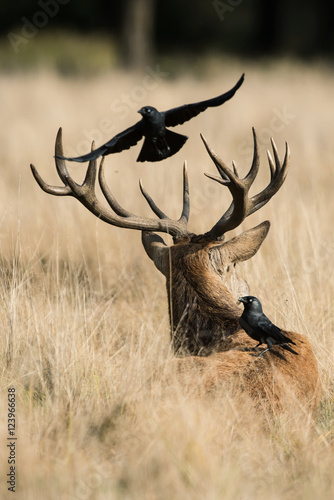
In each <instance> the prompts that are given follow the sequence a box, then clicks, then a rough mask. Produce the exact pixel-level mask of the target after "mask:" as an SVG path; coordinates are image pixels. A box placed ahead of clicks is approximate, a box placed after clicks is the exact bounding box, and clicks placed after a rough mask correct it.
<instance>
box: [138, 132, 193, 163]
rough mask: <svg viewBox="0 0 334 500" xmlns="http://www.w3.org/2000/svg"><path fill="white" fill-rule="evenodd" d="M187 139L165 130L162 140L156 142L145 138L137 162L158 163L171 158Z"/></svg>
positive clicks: (184, 136)
mask: <svg viewBox="0 0 334 500" xmlns="http://www.w3.org/2000/svg"><path fill="white" fill-rule="evenodd" d="M187 139H188V137H187V136H186V135H182V134H178V133H176V132H172V131H171V130H168V129H166V135H165V137H164V138H160V139H158V140H157V141H152V140H151V139H148V138H145V141H144V144H143V147H142V148H141V151H140V153H139V156H138V158H137V161H141V162H143V161H151V162H153V161H160V160H164V159H165V158H168V157H169V156H173V155H174V154H175V153H177V152H178V151H179V150H180V149H181V148H182V146H183V144H184V143H185V142H186V140H187Z"/></svg>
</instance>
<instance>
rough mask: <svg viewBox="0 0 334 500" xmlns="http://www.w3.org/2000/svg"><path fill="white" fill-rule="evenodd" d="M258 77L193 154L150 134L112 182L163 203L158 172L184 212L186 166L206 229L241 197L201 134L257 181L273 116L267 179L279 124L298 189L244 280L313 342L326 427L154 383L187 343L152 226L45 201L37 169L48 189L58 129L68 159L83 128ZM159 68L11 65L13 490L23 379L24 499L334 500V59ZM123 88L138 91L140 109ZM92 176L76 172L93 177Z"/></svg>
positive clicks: (268, 308)
mask: <svg viewBox="0 0 334 500" xmlns="http://www.w3.org/2000/svg"><path fill="white" fill-rule="evenodd" d="M243 71H245V72H246V80H245V83H244V85H243V86H242V88H241V89H240V90H239V91H238V93H237V95H236V96H235V97H234V98H233V100H231V101H230V102H228V103H226V104H225V105H224V106H223V107H221V108H218V109H212V110H208V111H206V112H205V113H204V114H202V115H201V116H199V117H197V118H195V119H194V120H192V121H191V122H188V123H186V124H184V125H183V126H182V128H181V127H180V131H181V132H182V133H185V134H187V135H189V140H188V142H187V143H186V145H185V146H184V148H183V149H182V150H181V151H180V152H179V153H178V154H177V155H175V156H174V157H172V158H170V159H168V160H166V161H164V162H163V163H161V164H147V165H146V164H144V165H141V164H138V163H136V161H135V160H136V157H137V155H138V153H139V147H140V146H139V147H134V148H132V149H131V150H129V151H125V152H123V153H122V154H117V155H113V156H109V157H108V158H107V159H106V171H107V175H108V182H109V185H110V186H111V187H112V190H113V192H114V193H115V194H116V196H117V198H118V200H119V202H120V203H121V204H122V205H123V206H124V207H126V208H127V209H129V210H132V211H133V212H134V213H137V214H139V213H140V214H143V215H150V212H149V209H148V208H147V207H146V206H145V203H144V201H143V200H142V197H141V195H140V192H139V188H138V179H139V177H141V178H142V179H143V182H144V185H145V187H146V188H147V190H148V191H149V192H150V194H151V195H152V196H153V197H154V199H155V200H156V201H157V203H158V204H159V206H161V208H162V209H163V210H164V211H166V212H167V213H168V214H169V215H170V216H172V217H176V216H178V214H179V212H180V210H181V192H182V189H181V179H182V175H181V171H182V168H181V167H182V163H183V161H184V160H187V162H188V168H189V175H190V190H191V201H192V215H191V220H190V229H191V230H192V231H194V232H197V233H200V232H203V231H205V230H208V229H209V228H210V227H211V226H212V225H213V223H215V222H216V220H218V218H219V217H220V215H221V214H222V213H223V211H224V210H225V208H226V206H228V204H229V201H230V200H229V195H228V193H227V192H225V191H224V188H223V187H221V186H218V184H217V186H216V185H214V183H213V182H212V181H211V180H209V179H207V178H205V177H204V176H203V173H204V172H211V173H214V167H213V165H212V163H211V161H210V159H209V158H208V156H207V154H206V152H205V150H204V147H203V144H202V143H201V140H200V138H199V134H200V132H202V133H203V134H204V135H205V136H206V138H207V139H208V141H209V143H210V144H211V146H212V147H213V148H214V149H215V150H216V152H217V153H218V154H219V155H220V156H221V157H222V158H223V159H224V160H225V161H227V162H229V163H230V162H231V160H232V159H234V160H236V161H237V164H238V165H239V167H240V171H241V172H242V173H245V172H246V171H247V169H248V168H249V166H250V163H251V158H252V151H251V149H252V140H251V137H252V136H251V127H252V126H255V128H256V130H257V132H258V135H259V139H260V143H261V158H262V166H261V172H260V175H259V179H258V180H257V183H256V187H255V189H258V190H259V189H261V187H262V186H263V185H264V183H265V182H266V181H267V180H268V171H269V169H268V165H267V159H266V153H265V150H266V149H267V148H270V143H269V135H272V136H273V137H274V138H275V141H276V143H277V145H278V148H279V151H280V153H281V155H282V156H283V153H284V142H285V140H287V141H288V142H289V144H290V147H291V168H290V173H289V174H288V177H287V180H286V183H285V185H284V186H283V188H282V189H281V190H280V192H279V194H277V195H276V196H275V197H274V198H273V199H272V200H271V201H270V203H269V204H268V205H267V206H266V207H264V208H263V209H261V211H260V212H258V213H256V214H254V215H253V216H251V217H250V218H249V219H247V220H246V221H245V222H244V223H243V225H242V228H239V229H238V231H237V232H240V231H241V230H242V229H246V228H250V227H252V226H254V225H255V224H257V223H258V222H261V221H262V220H265V219H269V220H270V221H271V223H272V227H271V230H270V233H269V236H268V237H267V239H266V241H265V242H264V244H263V246H262V248H261V250H260V252H259V253H258V254H257V256H255V257H254V258H253V259H252V260H251V261H249V262H247V263H244V264H242V265H240V269H239V272H240V274H241V275H242V276H243V277H244V278H246V279H247V281H248V283H249V285H250V287H251V292H252V293H253V294H254V295H257V296H259V297H260V298H261V299H262V302H263V305H264V308H265V312H266V313H267V314H268V315H269V316H270V317H271V318H272V319H273V320H274V321H275V322H276V323H277V324H279V325H281V326H282V327H284V328H289V329H292V330H295V331H298V332H300V333H303V334H305V335H306V336H307V337H308V338H309V339H310V341H311V342H312V345H313V347H314V352H315V355H316V357H317V360H318V364H319V371H320V375H321V380H322V383H323V393H322V399H321V405H320V408H319V413H318V418H317V420H316V421H313V420H312V419H310V418H308V416H307V415H306V414H305V413H304V412H303V408H300V407H298V405H297V404H296V405H295V406H294V407H293V408H286V411H284V412H283V413H281V414H277V415H276V417H275V418H272V417H269V416H267V415H266V414H263V415H261V416H259V415H258V414H256V413H255V410H254V409H253V407H252V406H251V404H249V403H248V402H247V401H245V400H244V399H240V397H239V396H238V395H237V394H234V393H233V391H231V390H227V391H226V392H224V391H222V393H221V394H220V395H217V396H216V397H212V398H210V399H209V400H208V399H207V398H196V397H194V396H193V395H191V394H189V393H185V392H184V391H182V385H181V386H180V385H179V384H176V382H175V381H173V380H171V381H170V384H169V387H168V390H166V388H164V389H162V388H159V387H155V388H152V387H149V386H148V385H147V383H146V382H147V380H148V379H149V378H150V376H151V375H152V374H153V373H156V372H157V370H158V372H159V371H160V370H163V369H164V366H165V364H166V362H167V361H168V359H170V358H171V356H172V354H171V352H170V348H169V328H168V314H167V301H166V293H165V288H164V280H163V278H162V276H160V275H159V274H158V271H156V270H155V269H154V267H153V264H152V263H151V262H150V261H149V259H148V258H147V256H146V255H145V253H144V250H143V248H142V246H141V240H140V232H136V231H129V230H124V229H119V228H115V227H110V226H107V225H106V224H104V223H103V222H101V221H98V220H96V219H95V218H94V217H93V216H92V215H91V214H89V213H88V212H87V211H86V210H85V209H84V207H82V206H81V205H80V204H79V203H78V202H77V201H75V200H74V199H72V198H63V199H62V198H55V197H51V196H48V195H46V194H45V193H43V192H42V191H41V190H40V189H39V188H38V186H37V185H36V183H35V182H34V180H33V178H32V175H31V172H30V169H29V163H30V162H32V163H34V164H35V166H36V167H37V168H38V170H39V172H40V173H41V175H42V176H43V177H44V178H45V180H46V181H47V182H50V183H60V181H59V180H58V179H57V176H56V172H55V167H54V161H53V148H54V140H55V136H56V132H57V128H58V127H59V126H60V125H61V126H62V127H63V133H64V146H65V152H66V151H68V152H69V151H72V150H73V149H77V148H78V146H79V145H80V143H81V141H84V140H86V141H87V133H85V132H84V131H85V130H86V131H92V129H94V128H100V132H99V135H96V138H97V139H98V144H101V143H102V142H104V141H105V140H107V139H108V138H110V134H109V135H108V133H107V132H104V133H103V132H102V130H101V126H102V127H103V128H104V130H106V129H107V128H108V127H109V128H110V127H112V126H114V133H117V132H118V131H120V130H123V129H124V128H126V127H127V126H129V125H131V124H132V123H134V121H135V120H137V119H138V118H139V115H137V114H136V113H135V111H136V110H137V109H139V108H140V107H141V106H142V105H143V104H151V105H154V106H156V107H158V108H159V109H168V108H170V107H173V106H176V105H179V104H182V103H184V102H192V101H196V100H199V99H202V98H203V99H205V98H208V97H210V96H214V95H218V94H219V93H221V92H223V91H225V90H227V89H229V88H230V87H232V86H233V85H234V83H235V82H236V81H237V79H238V78H239V76H240V74H241V73H242V72H243ZM145 76H146V75H145V74H144V75H131V74H125V73H122V72H115V73H110V74H107V75H101V76H98V77H97V78H96V79H92V78H91V79H89V80H84V79H80V78H76V79H62V78H60V77H58V76H56V75H55V74H52V73H49V72H40V73H38V74H35V75H32V74H21V75H20V74H16V75H5V74H3V75H1V76H0V101H1V118H2V126H1V130H0V144H1V183H0V190H1V192H0V196H1V200H2V212H1V217H0V220H1V226H0V237H1V238H0V244H1V255H0V259H1V266H0V270H1V282H0V300H1V306H0V325H1V349H0V352H1V359H2V362H1V367H2V377H1V385H2V391H1V403H2V404H1V405H0V407H1V411H0V419H1V429H2V432H1V445H0V456H1V469H0V471H1V472H0V477H1V481H0V494H1V498H12V496H11V495H12V494H11V493H10V492H8V490H7V486H8V485H7V484H6V483H5V480H4V478H5V477H6V474H7V473H8V472H9V465H8V463H7V457H8V448H7V447H6V443H7V441H6V439H7V409H6V408H7V388H8V387H15V390H16V398H17V403H16V412H17V438H18V441H17V492H16V496H15V498H17V499H25V500H30V499H34V500H39V499H41V500H42V499H43V500H45V499H48V500H53V499H54V500H59V499H86V498H87V499H88V498H89V499H94V500H101V499H103V500H104V499H110V498H112V499H145V500H146V499H152V500H153V499H159V500H160V499H166V500H167V499H178V498H180V499H181V498H182V499H189V500H190V499H191V500H193V499H202V498H205V499H224V500H236V499H240V500H246V499H257V500H262V499H266V500H268V499H270V500H271V499H272V500H274V499H275V500H276V499H280V500H282V499H284V500H287V499H303V500H308V499H309V500H313V499H314V498H323V499H332V498H333V497H334V479H333V452H334V433H333V432H334V411H333V387H334V369H333V352H334V342H333V317H334V314H333V298H334V278H333V261H334V259H333V254H334V236H333V230H332V227H333V218H332V217H333V215H332V214H333V212H334V196H333V185H334V183H333V174H334V154H333V153H334V146H333V113H332V109H333V106H332V101H333V98H332V89H333V74H332V73H331V72H330V71H329V70H327V69H326V67H323V66H321V65H313V66H312V67H307V66H303V65H301V64H298V63H288V62H281V63H277V64H275V65H267V66H266V65H255V64H250V63H239V62H230V63H229V64H228V63H226V64H225V65H222V66H218V67H213V68H212V71H211V72H209V71H208V72H207V74H205V75H203V76H202V77H201V78H200V79H196V78H194V77H193V76H183V77H180V78H178V79H174V80H170V79H168V78H166V76H161V77H160V79H156V80H154V79H150V80H148V79H147V78H146V79H145ZM148 81H149V82H150V86H148V85H147V82H148ZM124 95H125V96H130V99H129V98H128V97H126V98H125V97H124ZM116 99H120V100H122V99H123V100H124V99H127V100H128V104H127V108H125V109H123V113H122V116H121V113H120V111H119V110H118V111H117V110H115V105H117V103H116V101H115V100H116ZM112 106H113V109H111V107H112ZM282 115H283V118H282ZM280 117H281V118H280ZM105 120H110V121H111V122H107V123H108V126H107V125H106V122H105ZM101 124H102V125H101ZM108 130H109V129H108ZM111 135H113V133H112V134H111ZM87 144H88V143H87ZM84 146H85V145H83V144H81V146H80V147H82V148H84ZM87 147H88V146H87ZM80 152H83V151H80ZM83 168H84V167H83V166H82V165H75V164H73V165H71V166H70V170H71V172H72V173H73V175H74V177H75V178H76V179H78V180H80V179H81V178H82V177H83Z"/></svg>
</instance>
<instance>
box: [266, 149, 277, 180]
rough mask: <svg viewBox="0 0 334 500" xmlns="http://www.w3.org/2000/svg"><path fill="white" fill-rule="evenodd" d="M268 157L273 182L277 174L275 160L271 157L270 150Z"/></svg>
mask: <svg viewBox="0 0 334 500" xmlns="http://www.w3.org/2000/svg"><path fill="white" fill-rule="evenodd" d="M267 157H268V162H269V167H270V180H271V181H272V180H273V178H274V175H275V172H276V167H275V164H274V162H273V159H272V157H271V154H270V151H269V149H267Z"/></svg>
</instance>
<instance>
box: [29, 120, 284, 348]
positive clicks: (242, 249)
mask: <svg viewBox="0 0 334 500" xmlns="http://www.w3.org/2000/svg"><path fill="white" fill-rule="evenodd" d="M253 138H254V156H253V161H252V165H251V168H250V170H249V172H248V173H247V175H246V176H245V177H244V178H240V177H239V174H238V171H237V168H236V165H235V163H234V162H233V163H232V167H233V168H232V169H230V168H229V167H228V166H227V165H225V163H224V162H223V161H222V160H221V159H220V158H219V157H218V156H217V155H216V153H215V152H214V151H213V150H212V149H211V148H210V147H209V145H208V144H207V142H206V140H205V139H204V137H202V140H203V142H204V144H205V147H206V149H207V151H208V153H209V155H210V157H211V159H212V160H213V162H214V164H215V166H216V168H217V170H218V173H219V177H214V176H211V175H207V174H206V175H207V176H208V177H209V178H210V179H212V180H213V181H215V182H218V183H219V184H221V185H223V186H226V187H227V188H228V190H229V191H230V193H231V195H232V202H231V204H230V206H229V208H228V209H227V210H226V212H225V213H224V214H223V215H222V217H221V218H220V219H219V220H218V222H217V223H216V224H215V225H214V226H213V227H212V228H211V229H210V230H209V231H208V232H207V233H205V234H202V235H196V234H193V233H190V232H189V231H188V229H187V223H188V218H189V208H190V199H189V187H188V176H187V168H186V165H184V168H183V208H182V213H181V216H180V218H179V219H178V220H173V219H170V218H169V217H167V215H165V214H164V213H163V212H162V211H161V210H160V209H159V208H158V207H157V205H156V204H155V202H154V201H153V199H152V198H151V197H150V195H149V194H148V193H147V192H146V191H145V189H144V188H143V186H142V183H141V182H140V190H141V192H142V194H143V196H144V197H145V199H146V200H147V202H148V204H149V206H150V207H151V209H152V211H153V212H154V213H155V215H156V216H157V218H147V217H140V216H137V215H134V214H132V213H130V212H128V211H127V210H125V209H124V208H122V207H121V206H120V205H119V203H118V202H117V201H116V199H115V197H114V196H113V195H112V193H111V191H110V189H109V187H108V185H107V184H106V181H105V177H104V158H102V160H101V163H100V167H99V171H98V179H99V184H100V187H101V190H102V193H103V195H104V197H105V199H106V201H107V203H108V206H105V205H104V204H103V203H101V201H100V200H99V199H98V198H97V196H96V194H95V183H96V176H97V163H96V160H94V161H91V162H89V165H88V169H87V173H86V177H85V180H84V182H83V183H82V185H79V184H77V183H76V182H75V181H74V180H73V179H72V178H71V176H70V175H69V173H68V170H67V168H66V164H65V161H64V160H61V159H59V158H57V156H63V148H62V132H61V129H59V131H58V135H57V138H56V146H55V154H56V159H55V162H56V168H57V172H58V175H59V177H60V179H61V180H62V182H63V184H64V185H63V186H61V187H57V186H50V185H48V184H46V183H45V182H44V181H43V179H42V178H41V177H40V175H39V173H38V172H37V170H36V168H35V167H34V166H33V165H31V169H32V173H33V175H34V177H35V179H36V181H37V183H38V184H39V186H40V187H41V188H42V189H43V190H44V191H45V192H46V193H49V194H53V195H56V196H73V197H75V198H77V200H78V201H80V203H82V204H83V205H84V206H85V207H86V208H87V209H88V210H89V211H90V212H92V213H93V214H94V215H95V216H96V217H98V218H99V219H101V220H103V221H104V222H107V223H108V224H111V225H114V226H118V227H123V228H129V229H139V230H141V231H142V242H143V246H144V248H145V250H146V253H147V255H148V256H149V257H150V258H151V259H152V260H153V262H154V264H155V266H156V267H157V269H158V270H159V271H160V272H162V273H163V274H164V276H165V277H166V286H167V294H168V303H169V315H170V324H171V339H172V344H173V348H174V351H175V352H176V353H178V354H181V353H184V354H195V355H208V354H211V353H212V352H214V351H217V350H222V349H223V344H224V342H225V341H226V339H227V338H228V337H229V336H231V335H232V334H233V333H235V332H236V331H237V330H239V328H240V327H239V323H238V318H239V316H240V309H239V307H238V306H237V305H236V299H237V298H238V297H239V296H241V295H247V294H248V286H247V283H246V282H245V281H243V280H241V279H240V278H239V277H238V276H237V274H236V271H235V265H236V264H237V263H238V262H242V261H244V260H247V259H250V258H251V257H252V256H253V255H255V253H256V252H257V251H258V249H259V248H260V246H261V244H262V242H263V240H264V239H265V237H266V236H267V234H268V231H269V226H270V223H269V221H265V222H262V223H261V224H259V225H258V226H256V227H254V228H252V229H249V230H248V231H245V232H243V233H242V234H240V235H239V236H236V237H234V238H232V239H230V240H227V241H225V239H224V235H225V233H226V232H228V231H231V230H232V229H235V228H237V227H238V226H239V225H240V224H241V222H242V221H243V220H244V219H245V218H246V217H248V216H249V215H251V214H252V213H254V212H256V211H257V210H259V209H260V208H261V207H263V206H264V205H265V204H266V203H267V202H268V201H269V200H270V199H271V198H272V196H274V194H276V193H277V191H278V190H279V189H280V187H281V186H282V184H283V182H284V180H285V177H286V174H287V169H288V162H289V147H288V145H287V144H286V151H285V157H284V161H283V162H281V161H280V158H279V155H278V152H277V148H276V146H275V143H274V141H273V140H272V141H271V142H272V148H273V155H274V159H272V156H271V154H270V153H269V151H268V161H269V167H270V172H271V178H270V181H269V184H268V185H267V187H266V188H265V189H263V190H262V191H261V192H260V193H258V194H256V195H254V196H252V197H249V196H248V192H249V189H250V187H251V186H252V184H253V182H254V180H255V178H256V176H257V173H258V170H259V167H260V157H259V148H258V143H257V138H256V133H255V130H254V129H253ZM157 232H159V233H168V234H170V235H171V236H172V237H173V241H174V244H173V245H171V246H167V245H166V244H165V242H164V240H163V239H162V238H161V237H160V236H159V235H157V234H156V233H157Z"/></svg>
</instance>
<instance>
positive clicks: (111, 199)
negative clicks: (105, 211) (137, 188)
mask: <svg viewBox="0 0 334 500" xmlns="http://www.w3.org/2000/svg"><path fill="white" fill-rule="evenodd" d="M104 158H105V157H104V156H102V160H101V163H100V168H99V184H100V188H101V191H102V193H103V196H104V197H105V199H106V200H107V202H108V204H109V206H110V208H112V209H113V211H114V212H115V213H116V214H117V215H119V216H120V217H131V216H132V213H131V212H128V210H125V208H123V207H122V206H121V205H120V204H119V203H118V201H117V200H116V198H115V196H114V195H113V194H112V192H111V191H110V188H109V186H108V184H107V183H106V179H105V175H104Z"/></svg>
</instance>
